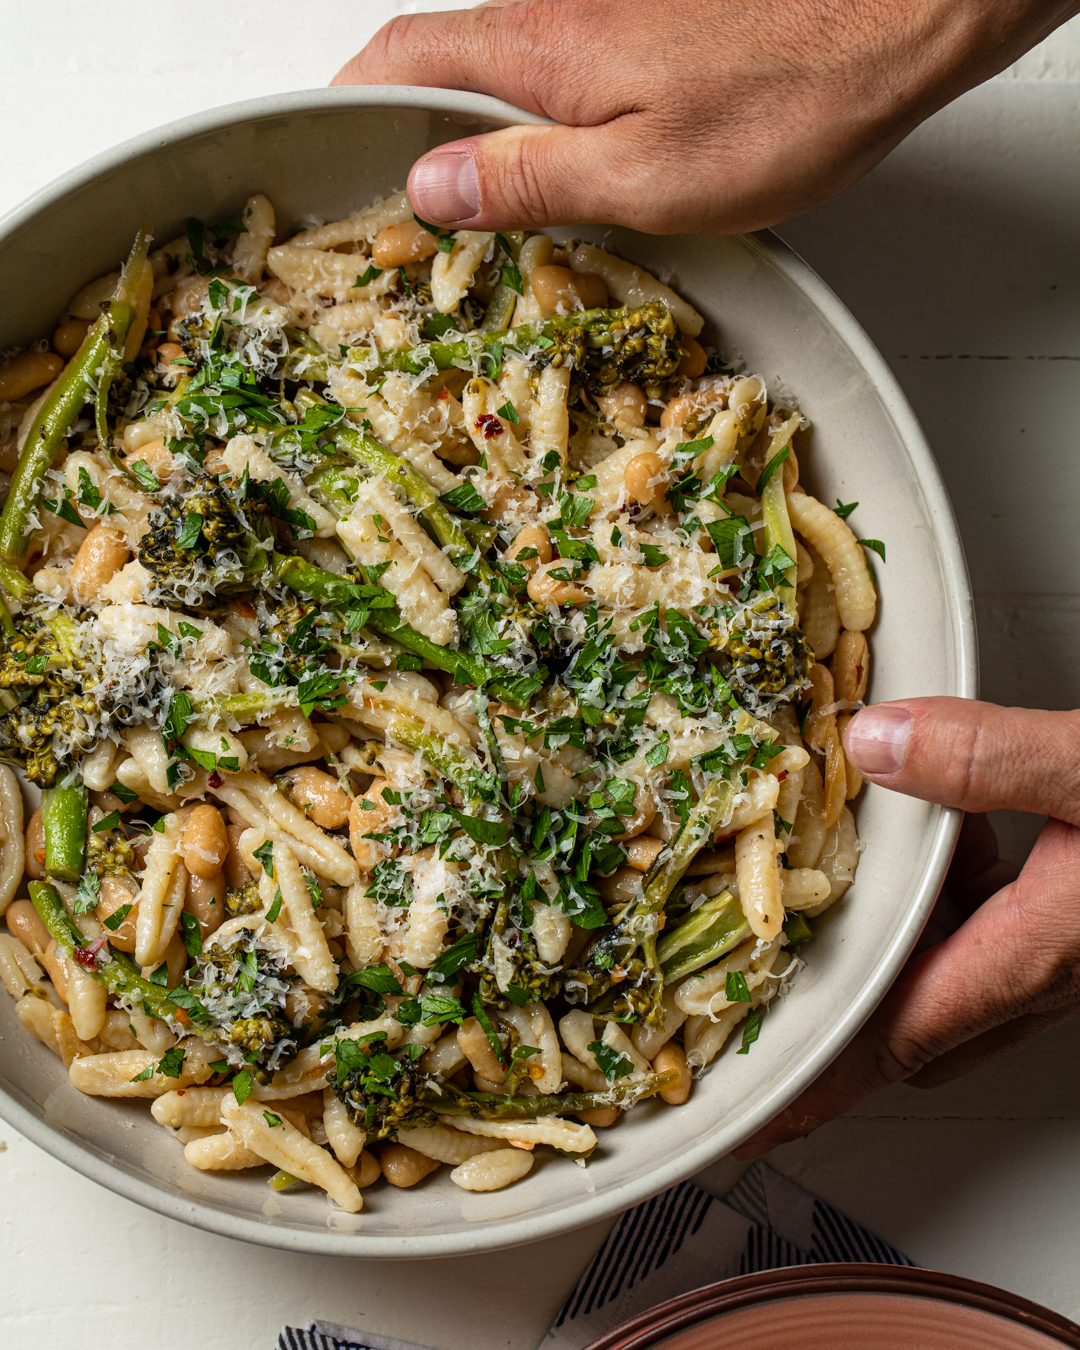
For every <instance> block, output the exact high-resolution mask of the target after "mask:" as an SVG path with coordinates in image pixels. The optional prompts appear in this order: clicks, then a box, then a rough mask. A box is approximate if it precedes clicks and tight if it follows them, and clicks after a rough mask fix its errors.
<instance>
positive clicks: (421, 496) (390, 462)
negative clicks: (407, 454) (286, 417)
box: [296, 392, 474, 563]
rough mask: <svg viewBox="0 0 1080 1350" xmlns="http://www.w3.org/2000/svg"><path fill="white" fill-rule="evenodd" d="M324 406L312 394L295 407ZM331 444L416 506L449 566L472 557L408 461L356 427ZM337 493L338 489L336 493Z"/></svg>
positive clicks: (338, 431) (342, 430) (337, 434)
mask: <svg viewBox="0 0 1080 1350" xmlns="http://www.w3.org/2000/svg"><path fill="white" fill-rule="evenodd" d="M316 403H321V404H325V403H326V400H325V399H321V398H319V397H318V396H317V395H316V394H313V393H307V392H305V393H303V394H300V395H297V399H296V405H297V407H298V408H299V407H304V406H309V405H312V404H316ZM332 434H333V438H334V444H335V445H336V446H337V447H338V448H339V449H340V450H343V451H344V452H345V454H347V455H348V456H349V458H350V459H352V460H355V462H356V463H357V464H359V465H361V466H362V467H363V468H365V469H366V470H367V471H368V473H370V474H372V475H373V476H376V477H378V476H382V477H384V478H385V479H386V481H387V482H388V483H389V484H390V486H391V488H393V489H394V491H395V492H396V494H397V495H398V496H399V497H400V498H401V499H402V501H404V502H405V503H406V504H407V505H409V506H415V507H416V508H417V510H419V512H420V514H421V515H422V516H423V517H424V519H425V520H426V521H427V522H428V524H429V525H430V526H431V528H432V530H434V532H435V538H436V539H437V540H438V542H439V544H440V545H441V546H442V547H443V548H444V549H446V551H447V554H448V555H449V557H450V561H451V562H454V563H456V562H459V561H460V560H461V559H464V558H469V557H471V556H472V554H473V552H474V549H473V545H472V544H471V543H470V542H469V540H468V539H467V538H466V536H465V534H464V533H463V531H462V529H461V526H460V524H459V523H458V521H457V520H456V519H455V517H454V516H453V515H452V514H451V512H450V511H448V510H447V508H446V507H445V506H444V505H443V503H442V502H441V501H440V500H439V494H438V492H436V490H435V485H434V484H433V483H431V482H430V481H429V480H428V479H427V478H425V477H424V475H423V474H422V473H421V472H420V470H419V469H417V468H414V467H413V465H411V464H410V463H409V461H408V460H407V459H404V458H403V457H402V456H401V455H395V454H394V452H393V451H392V450H388V449H387V448H386V446H385V445H383V444H381V443H380V442H379V441H377V440H376V439H375V437H374V436H369V435H367V433H366V432H363V431H359V430H358V429H357V428H356V427H351V426H345V425H342V426H338V427H336V428H335V429H334V431H333V433H332ZM339 492H340V489H339Z"/></svg>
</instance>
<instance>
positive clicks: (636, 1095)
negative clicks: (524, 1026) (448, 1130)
mask: <svg viewBox="0 0 1080 1350" xmlns="http://www.w3.org/2000/svg"><path fill="white" fill-rule="evenodd" d="M677 1077H678V1073H677V1071H676V1070H675V1069H665V1070H664V1072H663V1073H647V1074H644V1075H643V1076H642V1077H641V1078H637V1079H635V1080H634V1081H633V1082H627V1083H621V1082H620V1083H612V1085H611V1087H609V1088H605V1090H604V1091H603V1092H564V1093H563V1094H562V1095H561V1096H556V1095H552V1096H537V1097H500V1096H499V1095H498V1094H497V1093H494V1092H461V1091H458V1090H454V1093H453V1097H452V1098H447V1097H439V1096H436V1095H435V1094H434V1093H428V1094H427V1095H426V1096H425V1097H424V1105H425V1106H426V1107H428V1108H430V1110H432V1111H434V1112H435V1113H436V1114H437V1115H440V1116H472V1118H473V1119H474V1120H531V1119H532V1117H533V1116H562V1115H571V1114H576V1113H577V1112H578V1111H602V1110H604V1108H605V1107H608V1106H614V1105H615V1104H616V1103H619V1104H622V1105H630V1106H632V1105H633V1104H634V1102H638V1101H640V1100H641V1099H642V1097H651V1096H653V1094H654V1093H657V1092H660V1091H661V1090H662V1089H663V1088H666V1087H668V1086H669V1085H670V1084H671V1083H674V1081H675V1080H676V1078H677Z"/></svg>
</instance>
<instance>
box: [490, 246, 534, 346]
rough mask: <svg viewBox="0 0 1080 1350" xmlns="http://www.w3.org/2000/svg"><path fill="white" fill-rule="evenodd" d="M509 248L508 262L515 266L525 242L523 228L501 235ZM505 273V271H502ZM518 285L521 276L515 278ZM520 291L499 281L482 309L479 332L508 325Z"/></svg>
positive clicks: (507, 326) (494, 330)
mask: <svg viewBox="0 0 1080 1350" xmlns="http://www.w3.org/2000/svg"><path fill="white" fill-rule="evenodd" d="M502 238H503V239H505V241H506V243H507V245H508V247H509V249H510V257H509V259H508V261H509V262H511V263H513V264H514V266H515V268H516V267H517V261H518V257H519V255H520V254H521V246H522V244H523V243H524V242H525V232H524V230H510V231H507V233H506V234H504V235H502ZM504 275H505V272H504ZM517 281H518V285H520V284H521V276H520V274H519V275H518V278H517ZM520 294H521V292H520V291H518V290H515V289H514V288H513V287H512V286H508V285H507V284H506V282H505V281H500V282H499V284H498V285H497V286H496V287H495V289H494V291H492V293H491V299H490V300H489V301H488V307H487V309H486V310H485V311H484V318H483V320H482V322H481V324H480V331H481V333H491V332H498V331H499V330H500V329H502V330H505V329H507V328H509V327H510V320H511V319H512V318H513V317H514V307H515V305H516V304H517V299H518V296H519V295H520Z"/></svg>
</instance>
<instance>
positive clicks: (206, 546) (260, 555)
mask: <svg viewBox="0 0 1080 1350" xmlns="http://www.w3.org/2000/svg"><path fill="white" fill-rule="evenodd" d="M139 562H140V563H141V564H142V565H143V567H145V568H146V570H147V571H148V572H150V573H152V575H153V577H154V579H155V581H156V582H157V584H158V598H159V599H160V600H162V601H164V602H165V603H166V604H170V605H174V606H181V605H185V604H197V603H199V601H200V600H201V599H202V598H203V596H205V595H207V594H209V595H216V594H218V593H219V592H228V591H236V590H242V589H244V588H245V587H248V586H250V585H251V584H252V583H253V581H254V579H255V578H256V577H257V576H259V575H260V574H261V573H262V572H263V571H265V569H266V567H267V564H268V555H267V553H266V552H265V551H264V550H263V549H261V548H260V547H259V544H258V541H257V539H256V538H255V536H254V535H253V534H252V532H251V531H250V530H249V529H248V527H247V525H246V523H245V522H244V520H242V519H241V518H240V516H239V515H238V514H237V512H236V511H235V510H234V509H233V505H232V503H231V502H230V500H229V497H228V494H227V493H226V492H225V491H224V489H222V488H221V487H219V486H218V484H217V483H215V482H214V481H213V479H211V478H209V477H205V476H202V477H199V478H197V479H196V480H195V482H194V483H193V484H192V486H191V487H190V488H189V489H188V490H187V491H185V492H184V494H183V496H177V497H167V498H165V500H164V501H163V502H162V503H161V505H160V506H159V507H157V508H156V510H155V511H154V512H153V513H152V514H151V517H150V529H149V531H148V532H147V533H146V534H145V535H144V536H143V539H142V543H141V544H140V546H139Z"/></svg>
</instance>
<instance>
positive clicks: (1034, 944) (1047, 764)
mask: <svg viewBox="0 0 1080 1350" xmlns="http://www.w3.org/2000/svg"><path fill="white" fill-rule="evenodd" d="M845 745H846V747H847V752H848V755H849V756H850V758H851V760H852V762H853V763H854V764H855V765H856V766H857V767H858V768H859V770H860V771H861V772H862V773H863V774H864V775H865V777H866V778H868V779H869V780H870V782H872V783H879V784H881V785H882V786H883V787H888V788H892V789H894V790H895V791H898V792H904V793H907V794H908V795H909V796H912V797H921V798H923V799H924V800H925V801H932V802H940V803H941V804H942V805H944V806H955V807H959V808H960V809H962V810H964V811H972V812H984V811H992V810H999V809H1010V810H1015V811H1030V812H1033V813H1036V814H1039V815H1049V816H1050V817H1051V819H1050V820H1048V821H1047V823H1046V825H1045V827H1044V828H1043V831H1042V833H1041V835H1040V836H1039V840H1038V842H1037V843H1036V845H1035V848H1034V849H1033V850H1032V853H1031V856H1030V857H1029V858H1028V860H1027V863H1026V864H1025V865H1024V869H1023V871H1022V872H1021V873H1020V875H1019V876H1018V877H1017V876H1016V874H1015V870H1014V869H1013V868H1012V867H1011V866H1010V865H1009V864H1008V863H1005V862H1002V861H1001V860H1000V859H999V858H998V857H997V844H996V841H995V840H994V836H993V831H992V830H991V829H990V826H989V824H988V823H987V822H986V820H985V818H984V817H983V816H981V815H974V816H969V817H968V818H967V819H966V820H965V822H964V828H963V830H962V831H961V838H960V843H959V844H958V846H957V851H956V856H955V857H954V859H953V865H952V868H951V869H950V873H949V880H948V883H947V885H948V889H949V893H950V896H951V897H952V898H953V899H954V900H955V901H956V902H957V903H958V904H959V906H960V908H961V909H962V910H963V911H965V912H967V913H968V914H969V915H970V917H968V918H967V920H966V922H965V923H964V924H963V925H962V926H961V927H960V928H959V929H957V931H956V932H954V933H952V935H951V936H949V937H946V938H945V939H944V940H943V941H940V942H937V943H936V944H935V945H933V946H931V947H930V948H929V949H927V950H924V951H922V952H921V953H920V954H918V955H916V956H913V957H912V958H911V960H910V961H909V962H908V964H907V965H906V966H905V967H904V970H903V971H902V972H901V974H900V976H899V978H898V979H897V981H896V983H895V984H894V985H893V987H892V989H891V990H890V991H889V993H888V994H887V995H886V997H885V999H884V1001H883V1002H882V1004H881V1006H880V1007H879V1008H878V1009H877V1011H876V1012H875V1013H874V1014H873V1016H872V1017H871V1018H870V1019H869V1021H868V1022H867V1023H866V1025H865V1026H864V1027H863V1028H862V1030H861V1031H860V1032H859V1033H858V1035H857V1036H856V1037H855V1039H854V1040H853V1041H852V1042H851V1044H850V1045H849V1046H848V1047H847V1049H846V1050H844V1051H843V1052H842V1053H841V1054H840V1055H839V1056H838V1058H837V1059H836V1060H834V1061H833V1063H832V1064H831V1065H830V1066H829V1067H828V1068H827V1069H826V1070H825V1072H824V1073H823V1074H822V1075H821V1076H820V1077H819V1078H818V1079H817V1080H816V1081H815V1082H814V1083H812V1084H811V1086H810V1087H809V1088H807V1089H806V1091H805V1092H803V1093H802V1095H801V1096H800V1097H798V1098H797V1099H796V1101H795V1102H793V1103H792V1105H791V1106H789V1107H788V1108H787V1110H785V1111H783V1112H781V1114H780V1115H779V1116H777V1117H776V1119H775V1120H772V1121H770V1123H769V1124H768V1125H766V1126H765V1128H764V1129H762V1130H759V1131H758V1133H757V1134H755V1135H754V1136H753V1137H752V1138H751V1139H749V1140H747V1142H746V1143H745V1144H744V1145H743V1146H742V1147H741V1148H739V1149H737V1150H736V1156H737V1157H740V1158H753V1157H757V1156H758V1155H759V1154H761V1153H765V1152H767V1151H768V1150H769V1149H771V1148H775V1147H776V1146H777V1145H778V1144H782V1143H785V1142H787V1141H788V1140H790V1139H795V1138H798V1137H799V1136H800V1135H804V1134H807V1133H809V1132H810V1131H811V1130H813V1129H816V1128H817V1126H818V1125H822V1124H824V1123H825V1122H826V1121H828V1120H832V1119H833V1118H834V1117H835V1116H838V1115H841V1114H842V1113H843V1112H844V1111H847V1110H849V1109H850V1108H851V1107H852V1106H854V1105H855V1104H856V1103H857V1102H859V1101H861V1100H862V1099H863V1098H864V1097H868V1096H869V1095H870V1094H871V1093H873V1092H876V1091H877V1090H878V1089H879V1088H882V1087H886V1086H888V1085H889V1084H890V1083H896V1082H900V1081H907V1082H909V1083H911V1084H912V1085H914V1086H915V1087H936V1086H938V1084H940V1083H946V1082H949V1081H950V1080H951V1079H953V1078H958V1077H959V1076H960V1075H961V1074H964V1073H967V1072H968V1071H969V1070H971V1069H974V1068H977V1067H978V1066H979V1065H981V1064H984V1063H986V1062H988V1061H989V1060H992V1059H996V1058H997V1057H998V1056H1000V1055H1002V1054H1005V1053H1006V1052H1007V1051H1009V1050H1012V1049H1014V1048H1015V1047H1016V1046H1018V1045H1022V1044H1023V1043H1024V1042H1025V1041H1027V1040H1030V1038H1031V1037H1032V1036H1035V1035H1037V1034H1038V1033H1039V1032H1040V1031H1043V1030H1045V1029H1046V1028H1047V1027H1051V1026H1054V1025H1055V1024H1056V1023H1058V1022H1062V1021H1064V1020H1065V1019H1066V1018H1068V1017H1074V1016H1076V1014H1077V1013H1080V882H1078V880H1077V878H1078V876H1080V829H1078V828H1077V827H1078V826H1080V714H1078V713H1074V712H1059V713H1054V712H1037V711H1034V710H1031V709H1026V708H999V707H996V706H995V705H994V704H992V703H975V702H970V701H968V700H966V699H955V698H915V699H902V700H900V701H898V702H896V703H883V704H879V705H877V706H875V707H871V708H867V709H865V710H864V711H863V712H860V713H857V714H856V715H855V716H854V717H853V718H852V719H851V722H850V723H849V725H848V728H847V735H846V738H845Z"/></svg>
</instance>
